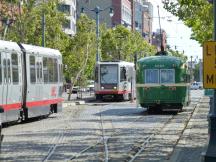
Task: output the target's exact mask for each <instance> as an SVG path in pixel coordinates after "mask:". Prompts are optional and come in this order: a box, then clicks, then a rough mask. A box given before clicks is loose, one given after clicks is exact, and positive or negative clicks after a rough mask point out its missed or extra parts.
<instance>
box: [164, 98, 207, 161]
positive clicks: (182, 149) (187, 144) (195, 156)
mask: <svg viewBox="0 0 216 162" xmlns="http://www.w3.org/2000/svg"><path fill="white" fill-rule="evenodd" d="M208 103H209V98H208V97H203V98H202V99H201V102H200V103H199V104H198V106H197V108H196V110H195V112H194V114H193V116H192V118H191V120H190V122H189V123H188V126H187V128H186V130H185V131H184V133H183V135H182V137H181V138H180V140H179V142H178V144H177V146H176V147H175V149H174V152H173V154H172V156H171V157H170V158H169V159H167V160H165V161H164V162H201V160H202V157H201V154H202V152H204V151H205V150H206V145H207V142H208V121H207V115H208V112H209V109H210V108H209V104H208Z"/></svg>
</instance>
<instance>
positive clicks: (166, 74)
mask: <svg viewBox="0 0 216 162" xmlns="http://www.w3.org/2000/svg"><path fill="white" fill-rule="evenodd" d="M160 82H161V83H175V70H174V69H161V70H160Z"/></svg>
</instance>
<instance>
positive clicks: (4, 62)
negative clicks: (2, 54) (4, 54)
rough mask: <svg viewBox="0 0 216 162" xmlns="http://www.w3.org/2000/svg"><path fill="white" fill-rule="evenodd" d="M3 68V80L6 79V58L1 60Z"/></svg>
mask: <svg viewBox="0 0 216 162" xmlns="http://www.w3.org/2000/svg"><path fill="white" fill-rule="evenodd" d="M3 69H4V82H5V80H7V62H6V59H4V60H3Z"/></svg>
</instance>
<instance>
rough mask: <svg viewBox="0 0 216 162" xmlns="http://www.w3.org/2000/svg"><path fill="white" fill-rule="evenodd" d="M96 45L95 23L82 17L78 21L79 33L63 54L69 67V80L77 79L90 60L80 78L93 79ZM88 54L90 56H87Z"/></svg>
mask: <svg viewBox="0 0 216 162" xmlns="http://www.w3.org/2000/svg"><path fill="white" fill-rule="evenodd" d="M95 44H96V34H95V22H94V21H93V20H91V19H89V18H88V17H87V16H85V15H82V16H81V18H79V20H78V21H77V33H76V35H75V36H74V37H73V38H71V39H70V41H69V45H68V46H67V48H66V50H65V52H64V53H63V56H64V63H65V65H67V70H66V71H65V74H66V77H67V78H71V77H72V78H75V77H76V75H77V73H78V72H79V71H80V70H81V69H82V68H83V65H84V62H85V61H86V59H88V60H87V65H86V67H85V70H84V72H83V73H82V76H80V77H81V78H82V79H83V80H85V79H86V78H91V77H92V75H93V74H92V73H93V69H94V64H95V57H96V55H95V54H96V46H95ZM87 52H88V56H87V55H86V54H87ZM87 57H88V58H87Z"/></svg>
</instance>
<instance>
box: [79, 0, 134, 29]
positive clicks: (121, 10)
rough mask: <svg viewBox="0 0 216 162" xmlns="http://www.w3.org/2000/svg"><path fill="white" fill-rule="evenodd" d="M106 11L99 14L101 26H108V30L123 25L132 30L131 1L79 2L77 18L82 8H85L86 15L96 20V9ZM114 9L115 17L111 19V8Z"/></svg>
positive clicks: (87, 0)
mask: <svg viewBox="0 0 216 162" xmlns="http://www.w3.org/2000/svg"><path fill="white" fill-rule="evenodd" d="M96 6H98V7H99V8H100V9H102V10H103V9H106V10H104V11H101V12H100V14H99V22H100V24H103V23H104V24H106V26H107V27H108V28H112V27H115V26H116V25H119V24H122V25H124V26H126V27H128V28H131V15H132V14H131V2H130V1H129V0H79V1H78V2H77V15H78V16H77V17H79V16H80V12H81V8H82V7H84V11H85V14H86V15H88V16H89V17H90V18H92V19H94V20H95V18H96V14H95V12H94V11H90V10H94V8H95V7H96ZM111 7H112V8H113V12H114V15H113V17H110V14H109V8H111Z"/></svg>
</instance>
